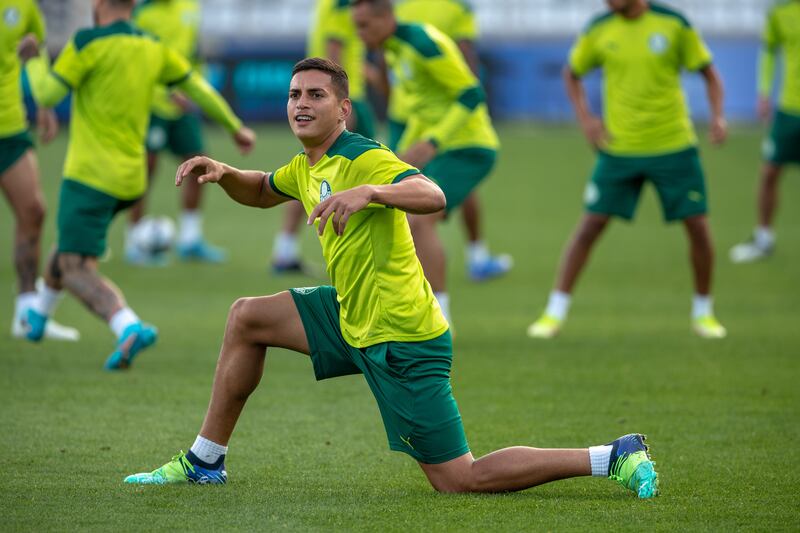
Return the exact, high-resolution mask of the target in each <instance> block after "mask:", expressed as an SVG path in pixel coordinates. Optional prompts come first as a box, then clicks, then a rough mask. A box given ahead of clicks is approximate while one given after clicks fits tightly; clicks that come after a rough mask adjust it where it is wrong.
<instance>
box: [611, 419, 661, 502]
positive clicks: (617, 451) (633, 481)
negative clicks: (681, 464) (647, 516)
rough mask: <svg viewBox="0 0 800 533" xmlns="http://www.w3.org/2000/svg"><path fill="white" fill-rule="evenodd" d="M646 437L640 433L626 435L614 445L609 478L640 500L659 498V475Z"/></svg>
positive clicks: (612, 444) (613, 443)
mask: <svg viewBox="0 0 800 533" xmlns="http://www.w3.org/2000/svg"><path fill="white" fill-rule="evenodd" d="M645 438H646V437H645V436H644V435H640V434H638V433H630V434H628V435H624V436H622V437H620V438H618V439H617V440H615V441H614V442H612V443H609V446H612V448H611V461H610V463H609V466H608V478H609V479H613V480H614V481H616V482H617V483H619V484H620V485H622V486H623V487H625V488H626V489H629V490H632V491H633V492H635V493H636V495H637V496H639V497H640V498H653V497H655V496H658V474H657V473H656V471H655V470H654V469H653V467H654V466H655V463H654V462H653V461H651V460H650V453H649V450H650V448H649V447H648V446H647V444H645V443H644V441H645Z"/></svg>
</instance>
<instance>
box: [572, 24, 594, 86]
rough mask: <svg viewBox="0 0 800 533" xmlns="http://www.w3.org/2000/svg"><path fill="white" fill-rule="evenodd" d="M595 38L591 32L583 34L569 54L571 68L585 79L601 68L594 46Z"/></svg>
mask: <svg viewBox="0 0 800 533" xmlns="http://www.w3.org/2000/svg"><path fill="white" fill-rule="evenodd" d="M594 41H595V40H594V36H593V35H592V34H591V33H590V32H584V33H582V34H581V35H580V36H579V37H578V39H577V40H576V41H575V44H573V45H572V49H571V50H570V52H569V68H570V69H571V70H572V72H573V73H574V74H575V75H576V76H578V77H583V76H585V75H586V74H588V73H589V72H591V71H593V70H594V69H596V68H598V67H599V66H600V56H599V54H598V53H597V48H596V47H595V44H594Z"/></svg>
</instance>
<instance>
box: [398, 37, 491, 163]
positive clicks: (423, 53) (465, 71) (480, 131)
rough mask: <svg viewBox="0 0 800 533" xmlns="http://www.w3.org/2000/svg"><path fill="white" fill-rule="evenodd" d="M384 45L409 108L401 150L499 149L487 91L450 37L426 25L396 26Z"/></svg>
mask: <svg viewBox="0 0 800 533" xmlns="http://www.w3.org/2000/svg"><path fill="white" fill-rule="evenodd" d="M383 46H384V49H385V51H386V61H387V63H388V65H389V67H390V68H391V69H392V70H393V72H394V73H395V84H396V85H398V86H399V87H400V88H401V90H403V91H404V92H405V93H406V94H407V95H408V99H409V104H410V109H411V110H412V112H411V114H410V115H409V117H408V121H407V127H406V130H405V133H404V134H403V137H402V139H401V140H400V144H399V146H398V150H399V151H400V152H403V151H404V150H406V149H408V148H409V147H410V146H411V145H412V144H414V143H415V142H417V141H422V140H430V141H433V142H434V143H435V144H436V145H437V146H438V147H439V150H440V151H446V150H452V149H457V148H467V147H476V148H490V149H496V148H497V147H498V146H499V144H500V143H499V140H498V138H497V133H495V131H494V128H493V127H492V122H491V120H490V119H489V111H488V108H487V106H486V93H484V91H483V88H482V87H481V84H480V82H479V81H478V79H477V78H476V77H475V75H474V74H473V73H472V71H470V69H469V66H467V62H466V60H465V59H464V56H463V55H462V54H461V51H460V50H459V49H458V47H457V46H456V44H455V43H454V42H453V40H452V39H450V38H449V37H447V36H446V35H445V34H444V33H442V32H441V31H439V30H437V29H436V28H434V27H433V26H430V25H424V26H423V25H419V24H398V25H397V29H396V31H395V33H394V35H393V36H392V37H390V38H389V39H388V40H387V41H386V42H385V43H384V45H383Z"/></svg>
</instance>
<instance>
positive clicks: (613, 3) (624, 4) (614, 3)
mask: <svg viewBox="0 0 800 533" xmlns="http://www.w3.org/2000/svg"><path fill="white" fill-rule="evenodd" d="M637 2H638V0H606V4H608V8H609V9H610V10H611V11H614V12H616V13H619V12H622V11H626V10H628V9H629V8H631V7H633V6H634V5H635V4H636V3H637Z"/></svg>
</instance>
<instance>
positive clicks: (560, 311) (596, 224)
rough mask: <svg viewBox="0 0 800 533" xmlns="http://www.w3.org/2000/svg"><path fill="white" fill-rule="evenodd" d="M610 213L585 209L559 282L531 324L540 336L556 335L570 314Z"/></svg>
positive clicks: (531, 332) (531, 330) (534, 333)
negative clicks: (595, 245)
mask: <svg viewBox="0 0 800 533" xmlns="http://www.w3.org/2000/svg"><path fill="white" fill-rule="evenodd" d="M610 219H611V218H610V217H609V216H608V215H599V214H596V213H585V214H584V215H583V217H582V218H581V220H580V221H579V222H578V227H577V228H576V229H575V232H574V233H573V234H572V237H571V238H570V241H569V243H568V244H567V247H566V249H565V250H564V253H563V255H562V256H561V263H560V264H559V267H558V274H557V277H556V284H555V288H554V289H553V292H551V293H550V297H549V300H548V303H547V308H546V309H545V311H544V313H543V314H542V316H541V317H539V319H538V320H536V322H534V323H533V324H531V325H530V327H529V328H528V335H529V336H530V337H536V338H551V337H554V336H555V335H556V334H557V333H558V331H559V330H560V329H561V325H562V324H563V322H564V320H565V319H566V317H567V312H568V311H569V305H570V300H571V295H572V290H573V289H574V287H575V284H576V283H577V281H578V277H579V276H580V274H581V272H583V269H584V267H585V266H586V263H587V262H588V260H589V256H590V254H591V252H592V248H593V247H594V244H595V243H596V242H597V239H598V238H599V237H600V235H602V233H603V231H604V230H605V229H606V227H607V226H608V223H609V221H610Z"/></svg>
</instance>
